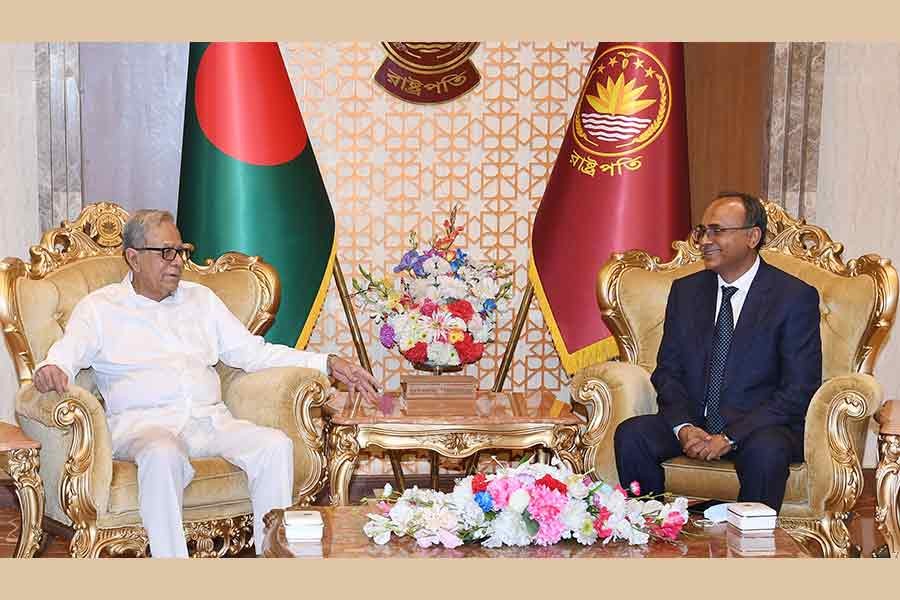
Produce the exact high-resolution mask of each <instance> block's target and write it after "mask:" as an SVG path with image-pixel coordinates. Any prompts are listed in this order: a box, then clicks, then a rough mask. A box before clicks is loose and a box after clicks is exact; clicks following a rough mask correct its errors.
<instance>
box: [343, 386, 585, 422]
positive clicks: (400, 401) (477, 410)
mask: <svg viewBox="0 0 900 600" xmlns="http://www.w3.org/2000/svg"><path fill="white" fill-rule="evenodd" d="M326 410H327V411H328V412H329V414H330V415H331V420H332V422H333V423H335V424H338V425H363V424H369V425H372V424H376V423H412V424H419V425H421V424H449V425H486V424H487V425H489V424H492V423H495V424H509V423H547V424H560V425H575V424H578V423H580V422H581V419H580V418H579V417H578V416H577V415H575V414H574V413H573V412H572V406H571V405H570V404H569V403H568V402H563V401H561V400H558V399H557V398H556V397H555V396H554V395H553V393H551V392H548V391H546V390H543V391H532V392H496V393H495V392H490V391H479V392H478V393H477V395H476V397H475V399H474V400H459V399H446V398H416V399H409V400H408V399H406V398H405V397H403V396H402V395H401V394H400V392H388V393H386V394H384V395H383V396H382V397H381V399H380V400H379V402H378V404H377V405H375V404H371V403H369V402H367V401H366V400H364V399H363V400H361V401H359V402H358V406H357V407H356V410H355V412H354V408H353V403H352V402H349V401H348V394H347V393H346V392H337V393H335V394H334V396H333V397H332V398H331V400H329V401H328V404H327V405H326Z"/></svg>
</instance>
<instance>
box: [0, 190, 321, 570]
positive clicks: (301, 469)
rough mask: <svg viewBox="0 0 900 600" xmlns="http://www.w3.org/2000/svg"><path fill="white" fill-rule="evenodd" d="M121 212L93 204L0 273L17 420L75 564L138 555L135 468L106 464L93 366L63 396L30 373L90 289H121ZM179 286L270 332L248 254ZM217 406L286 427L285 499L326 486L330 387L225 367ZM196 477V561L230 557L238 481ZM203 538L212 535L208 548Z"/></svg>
mask: <svg viewBox="0 0 900 600" xmlns="http://www.w3.org/2000/svg"><path fill="white" fill-rule="evenodd" d="M126 219H127V214H126V213H125V212H124V211H123V210H122V209H121V208H119V207H118V206H116V205H114V204H108V203H100V204H96V205H91V206H89V207H87V208H85V210H84V212H83V213H82V215H81V216H80V217H79V218H78V219H77V220H76V221H75V222H73V223H66V224H63V226H62V227H61V228H59V229H56V230H51V231H50V232H48V233H47V234H45V235H44V238H43V240H42V243H41V244H40V245H38V246H35V247H33V248H32V262H31V264H30V265H26V264H24V263H23V262H22V261H20V260H18V259H7V260H6V261H4V262H3V263H2V272H0V291H2V293H0V318H2V320H3V323H4V326H5V333H6V338H7V345H8V346H9V348H10V350H11V352H12V355H13V360H14V362H15V366H16V368H17V371H18V375H19V381H20V388H19V391H18V393H17V399H16V406H17V418H18V419H19V421H20V424H21V426H22V428H23V429H24V430H25V431H26V432H28V434H29V435H31V436H32V437H34V438H35V439H37V440H39V441H41V443H42V451H41V476H42V478H43V479H44V481H45V482H48V485H45V491H46V502H45V514H46V515H47V516H48V517H50V518H52V519H54V520H57V521H59V522H60V523H62V524H64V525H68V526H71V527H73V528H74V529H75V536H74V537H73V540H72V544H71V550H72V553H73V554H74V555H77V556H94V555H99V554H100V553H104V552H108V553H118V552H125V551H133V552H136V553H138V554H142V553H143V552H145V550H146V535H145V533H144V532H143V529H142V527H141V526H140V524H141V519H140V515H139V513H138V495H137V467H136V465H135V464H134V463H131V462H128V461H117V460H113V459H112V454H111V448H110V439H109V431H108V429H107V427H106V418H105V413H104V411H103V407H102V398H100V396H99V394H98V392H97V388H96V385H95V383H94V378H93V370H92V369H87V370H85V371H82V372H80V373H78V375H77V376H76V379H75V385H72V386H70V392H69V394H67V395H63V397H60V395H59V394H56V393H55V392H50V393H47V394H40V393H38V392H37V390H36V389H35V388H34V387H33V385H32V384H31V376H32V369H33V367H34V365H36V364H37V363H39V362H40V361H41V360H43V359H44V357H45V356H46V355H47V352H48V350H49V348H50V346H51V345H52V344H53V343H54V342H55V341H56V340H57V339H59V338H60V337H61V336H62V334H63V331H64V329H65V326H66V323H67V322H68V319H69V315H70V314H71V312H72V309H73V308H74V307H75V305H76V304H77V303H78V301H79V300H80V299H81V298H83V297H84V296H85V295H87V294H88V293H90V292H92V291H94V290H96V289H98V288H100V287H103V286H105V285H108V284H110V283H116V282H119V281H122V279H123V278H124V277H125V276H126V274H127V272H128V268H127V265H126V264H125V261H124V259H123V258H122V248H121V230H122V226H123V224H124V221H125V220H126ZM184 279H185V280H188V281H194V282H197V283H201V284H203V285H206V286H207V287H209V288H210V289H212V290H213V291H214V292H215V293H216V294H217V295H218V296H219V298H221V299H222V301H223V302H224V303H225V305H226V306H227V307H228V308H229V309H230V310H231V311H232V312H233V313H234V314H235V315H236V316H237V317H238V319H240V320H241V322H243V323H244V324H245V325H247V327H248V328H249V329H250V330H251V331H253V332H254V333H264V332H265V330H266V329H268V327H269V326H270V324H271V322H272V320H273V318H274V312H275V310H276V308H277V305H278V294H279V283H278V277H277V274H276V273H275V271H274V269H273V268H272V267H271V266H270V265H267V264H266V263H264V262H263V261H261V260H258V259H256V258H253V257H247V256H244V255H240V254H236V253H229V254H226V255H224V256H223V257H220V258H219V259H218V260H217V261H216V262H215V263H213V264H211V265H207V266H199V265H196V264H193V263H188V264H187V265H186V269H185V273H184ZM217 371H218V372H219V375H220V377H221V379H222V393H223V400H224V401H225V403H226V404H227V405H228V407H229V409H230V410H231V412H232V413H233V414H234V415H235V416H236V417H237V418H240V419H247V420H250V421H253V422H255V423H257V424H259V425H265V426H270V427H276V428H279V429H281V430H282V431H284V432H285V433H286V434H287V435H288V436H289V437H290V438H291V440H292V441H293V444H294V471H295V473H294V499H295V501H296V502H298V503H307V502H310V501H311V500H312V498H313V497H314V496H315V495H316V493H317V492H318V491H319V490H320V489H321V488H322V486H323V485H324V479H325V471H324V465H325V457H324V441H323V435H322V434H323V432H322V420H321V412H320V408H321V405H322V404H323V403H324V401H325V397H326V391H327V390H328V386H329V383H328V380H327V379H326V378H325V377H324V376H323V375H322V374H321V373H318V372H314V371H312V370H309V369H300V368H297V369H289V368H281V369H267V370H265V371H262V372H259V373H252V374H248V373H244V372H243V371H240V370H236V369H231V368H229V367H227V366H224V365H218V366H217ZM191 462H192V465H193V467H194V469H195V471H196V475H195V478H194V480H193V481H192V482H191V484H190V485H189V486H188V487H187V489H186V490H185V495H184V507H185V510H184V519H185V522H186V532H187V535H188V537H189V539H190V540H191V541H192V542H194V544H192V545H193V546H194V547H195V553H197V554H200V555H212V554H223V553H225V552H238V551H240V550H241V549H242V548H244V547H246V545H247V544H248V543H249V542H250V540H251V539H252V536H251V535H250V530H249V527H250V526H251V519H250V518H249V515H250V514H251V512H252V508H251V505H250V500H249V488H248V484H247V478H246V475H245V474H244V473H243V471H241V470H240V469H238V468H236V467H235V466H234V465H232V464H231V463H229V462H227V461H225V460H224V459H222V458H216V457H213V458H203V459H194V460H192V461H191ZM213 538H215V539H216V540H219V539H221V540H222V542H221V544H220V545H218V546H215V545H214V543H213Z"/></svg>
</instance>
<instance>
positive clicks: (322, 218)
mask: <svg viewBox="0 0 900 600" xmlns="http://www.w3.org/2000/svg"><path fill="white" fill-rule="evenodd" d="M177 220H178V228H179V229H180V230H181V235H182V237H183V239H184V240H185V241H186V242H190V243H192V244H194V246H195V248H196V251H195V257H196V259H197V262H201V261H202V260H203V259H205V258H215V257H217V256H219V255H221V254H223V253H224V252H229V251H237V252H243V253H245V254H249V255H253V256H260V257H261V258H262V259H263V260H265V261H266V262H268V263H270V264H272V265H274V266H275V268H276V269H277V270H278V274H279V276H280V279H281V305H280V308H279V310H278V313H277V315H276V319H275V324H274V325H273V326H272V328H271V329H270V330H269V332H268V333H267V335H266V338H267V339H268V340H269V341H270V342H276V343H282V344H287V345H291V346H297V347H300V348H302V347H305V346H306V343H307V342H308V341H309V336H310V334H311V333H312V328H313V326H314V325H315V321H316V318H317V316H318V313H319V311H320V310H321V308H322V304H323V303H324V300H325V294H326V293H327V291H328V285H329V282H330V275H331V269H332V266H333V264H334V256H335V235H334V232H335V225H334V211H333V210H332V208H331V202H330V201H329V199H328V193H327V191H326V190H325V184H324V182H323V181H322V175H321V173H320V172H319V167H318V164H317V163H316V158H315V155H314V154H313V149H312V146H311V144H310V141H309V136H308V135H307V131H306V127H305V125H304V123H303V118H302V117H301V116H300V108H299V106H298V104H297V99H296V97H295V96H294V92H293V89H292V87H291V82H290V79H289V77H288V74H287V69H286V68H285V65H284V61H283V60H282V57H281V52H280V50H279V48H278V44H277V43H219V42H214V43H193V42H192V43H191V44H190V56H189V62H188V76H187V94H186V98H185V111H184V141H183V145H182V155H181V179H180V187H179V193H178V219H177Z"/></svg>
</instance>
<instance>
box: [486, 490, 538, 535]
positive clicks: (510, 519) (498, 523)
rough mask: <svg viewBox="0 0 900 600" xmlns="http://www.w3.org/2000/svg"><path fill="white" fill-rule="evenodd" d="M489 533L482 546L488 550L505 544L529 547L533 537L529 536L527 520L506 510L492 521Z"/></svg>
mask: <svg viewBox="0 0 900 600" xmlns="http://www.w3.org/2000/svg"><path fill="white" fill-rule="evenodd" d="M516 491H517V492H518V491H524V490H516ZM525 495H526V496H527V495H528V494H527V493H526V494H525ZM513 496H515V492H513ZM511 499H512V498H510V500H511ZM523 510H524V509H523ZM489 532H490V534H489V537H488V538H487V539H486V540H485V541H484V542H482V546H485V547H487V548H499V547H500V546H502V545H503V544H506V545H508V546H527V545H528V544H530V543H531V536H529V535H528V529H527V528H526V527H525V520H524V519H523V518H522V515H521V514H519V513H516V512H513V511H509V510H504V511H502V512H500V513H499V514H498V515H497V518H496V519H494V520H493V521H491V526H490V527H489Z"/></svg>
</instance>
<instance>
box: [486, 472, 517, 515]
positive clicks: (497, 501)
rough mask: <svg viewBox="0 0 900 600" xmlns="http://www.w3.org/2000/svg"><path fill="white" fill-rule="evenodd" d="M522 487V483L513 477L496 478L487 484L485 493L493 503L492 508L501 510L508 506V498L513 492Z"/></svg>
mask: <svg viewBox="0 0 900 600" xmlns="http://www.w3.org/2000/svg"><path fill="white" fill-rule="evenodd" d="M520 487H522V483H521V482H520V481H519V480H518V479H516V478H515V477H498V478H497V479H494V480H493V481H491V482H490V483H488V484H487V492H488V494H490V495H491V499H492V500H493V501H494V506H496V507H497V508H500V509H503V508H506V507H507V506H508V505H509V497H510V496H511V495H512V493H513V492H514V491H516V490H517V489H519V488H520Z"/></svg>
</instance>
